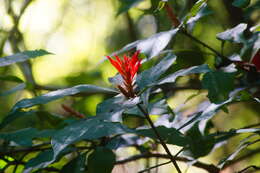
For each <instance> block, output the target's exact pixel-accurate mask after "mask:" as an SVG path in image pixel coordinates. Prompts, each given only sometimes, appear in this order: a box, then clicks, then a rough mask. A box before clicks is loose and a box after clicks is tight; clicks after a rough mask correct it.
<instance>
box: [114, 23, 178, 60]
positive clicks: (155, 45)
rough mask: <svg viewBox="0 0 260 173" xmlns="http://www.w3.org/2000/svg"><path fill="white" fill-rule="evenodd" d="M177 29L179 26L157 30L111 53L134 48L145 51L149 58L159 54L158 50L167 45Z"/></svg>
mask: <svg viewBox="0 0 260 173" xmlns="http://www.w3.org/2000/svg"><path fill="white" fill-rule="evenodd" d="M178 31H179V28H176V29H172V30H169V31H164V32H159V33H157V34H154V35H152V36H151V37H148V38H146V39H143V40H137V41H135V42H132V43H130V44H127V45H126V46H124V47H123V48H122V49H121V50H119V51H116V52H114V53H112V55H114V54H120V53H123V52H125V51H129V50H131V49H133V48H136V49H137V50H141V52H142V53H145V54H146V55H147V57H148V59H151V58H153V57H155V56H157V55H159V54H160V52H161V51H162V50H163V49H164V48H165V47H166V46H167V45H168V43H169V42H170V40H171V38H172V37H174V36H175V35H176V34H177V32H178ZM112 55H111V56H112Z"/></svg>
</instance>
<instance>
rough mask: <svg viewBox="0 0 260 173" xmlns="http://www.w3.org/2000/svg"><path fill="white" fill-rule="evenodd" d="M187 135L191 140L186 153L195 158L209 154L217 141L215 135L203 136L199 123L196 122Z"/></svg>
mask: <svg viewBox="0 0 260 173" xmlns="http://www.w3.org/2000/svg"><path fill="white" fill-rule="evenodd" d="M186 136H187V137H188V138H189V139H190V140H189V146H188V150H187V151H186V152H185V154H186V155H188V156H191V157H193V158H199V157H202V156H205V155H207V154H208V153H210V152H211V150H212V149H213V147H214V145H215V143H216V140H215V138H214V136H211V135H207V136H203V135H202V134H201V132H200V130H199V128H198V124H195V125H194V126H193V127H192V128H191V129H189V131H188V132H187V134H186Z"/></svg>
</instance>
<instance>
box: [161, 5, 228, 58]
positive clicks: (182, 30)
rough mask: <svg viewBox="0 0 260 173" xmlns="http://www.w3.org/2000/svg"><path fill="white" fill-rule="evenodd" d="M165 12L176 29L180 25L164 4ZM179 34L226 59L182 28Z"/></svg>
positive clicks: (171, 11)
mask: <svg viewBox="0 0 260 173" xmlns="http://www.w3.org/2000/svg"><path fill="white" fill-rule="evenodd" d="M164 9H165V10H166V12H167V15H168V17H169V19H170V20H171V21H172V24H173V26H174V27H178V26H179V25H180V21H179V20H178V18H177V16H176V15H175V14H174V12H173V9H172V8H171V7H170V6H169V5H168V3H166V4H165V8H164ZM180 31H181V33H182V34H184V35H185V36H187V37H189V38H190V39H192V40H193V41H196V42H197V43H199V44H201V45H202V46H204V47H206V48H208V49H209V50H211V51H212V52H214V53H215V54H216V55H218V56H219V57H221V58H224V59H228V58H227V57H226V56H224V55H223V54H221V53H219V52H218V51H217V50H215V49H214V48H212V47H210V46H209V45H207V44H206V43H204V42H202V41H200V40H199V39H197V38H196V37H194V36H193V35H191V34H189V33H188V32H187V31H186V30H185V29H184V28H183V27H181V30H180Z"/></svg>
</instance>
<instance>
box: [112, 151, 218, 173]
mask: <svg viewBox="0 0 260 173" xmlns="http://www.w3.org/2000/svg"><path fill="white" fill-rule="evenodd" d="M153 157H154V158H161V159H170V156H169V155H168V154H159V153H145V154H139V155H134V156H132V157H129V158H127V159H123V160H119V161H116V163H115V164H117V165H118V164H125V163H128V162H132V161H136V160H139V159H145V158H153ZM175 160H177V161H181V162H189V161H192V160H189V159H187V158H184V157H176V158H175ZM192 166H195V167H197V168H201V169H204V170H206V171H208V172H209V173H219V172H220V169H219V168H218V167H216V166H215V165H212V164H206V163H203V162H199V161H197V162H195V163H194V164H193V165H192Z"/></svg>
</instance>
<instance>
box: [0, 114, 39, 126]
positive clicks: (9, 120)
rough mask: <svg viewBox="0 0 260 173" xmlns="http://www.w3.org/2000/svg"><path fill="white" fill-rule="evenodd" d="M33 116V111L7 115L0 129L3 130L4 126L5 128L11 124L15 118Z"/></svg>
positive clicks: (0, 124)
mask: <svg viewBox="0 0 260 173" xmlns="http://www.w3.org/2000/svg"><path fill="white" fill-rule="evenodd" d="M34 114H35V111H28V112H25V111H16V112H14V113H12V114H9V115H8V116H6V117H5V118H4V119H3V120H2V122H1V123H0V129H2V128H4V127H5V126H7V125H8V124H9V123H11V122H13V121H14V120H15V119H17V118H20V117H24V116H31V115H34Z"/></svg>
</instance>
